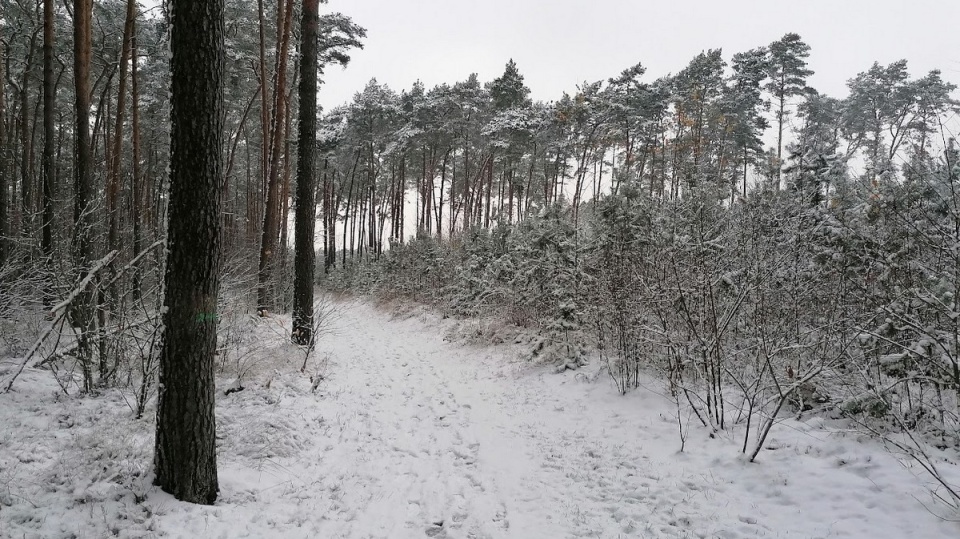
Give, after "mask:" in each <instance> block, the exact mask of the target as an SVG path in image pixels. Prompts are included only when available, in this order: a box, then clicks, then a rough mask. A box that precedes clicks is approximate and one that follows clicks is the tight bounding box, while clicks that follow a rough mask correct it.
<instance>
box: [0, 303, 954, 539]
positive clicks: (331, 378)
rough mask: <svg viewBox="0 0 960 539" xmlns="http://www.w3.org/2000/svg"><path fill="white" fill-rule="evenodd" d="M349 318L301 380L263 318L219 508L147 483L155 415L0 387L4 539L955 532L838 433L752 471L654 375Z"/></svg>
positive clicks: (221, 428) (227, 412) (804, 428)
mask: <svg viewBox="0 0 960 539" xmlns="http://www.w3.org/2000/svg"><path fill="white" fill-rule="evenodd" d="M337 308H338V310H339V313H338V315H337V317H336V322H335V328H333V329H334V331H333V332H332V333H331V334H328V335H326V336H325V337H324V338H323V340H322V341H321V342H320V344H319V346H318V351H317V354H316V357H315V358H314V359H313V360H312V361H311V367H310V368H308V370H307V374H300V373H299V367H300V362H302V360H303V358H302V355H300V354H299V353H298V351H297V350H296V349H295V348H294V347H292V346H291V345H288V344H286V343H285V338H284V334H283V331H282V330H279V329H277V324H278V323H279V321H278V320H266V321H258V322H255V323H254V324H253V327H254V328H255V331H258V332H262V335H261V337H258V339H259V340H260V342H261V345H262V348H263V349H262V350H261V351H260V352H259V354H260V355H258V356H257V357H256V358H252V359H250V360H249V363H248V364H249V365H251V366H252V368H251V370H250V373H249V374H248V375H247V379H246V380H245V382H244V385H245V386H246V389H244V390H243V391H240V392H236V393H232V394H230V395H226V396H224V395H223V392H222V391H221V392H220V397H219V401H218V425H217V427H218V438H219V447H220V458H219V462H220V487H221V496H220V499H219V500H218V501H217V504H216V505H215V506H210V507H204V506H195V505H189V504H184V503H180V502H178V501H176V500H174V499H173V498H172V497H171V496H169V495H167V494H165V493H163V492H160V491H158V490H157V489H156V488H155V487H153V486H151V484H150V459H151V453H152V443H153V440H152V422H151V421H150V420H149V419H144V420H134V419H132V414H131V412H130V410H129V408H128V407H127V405H126V404H125V402H124V395H123V394H122V393H120V392H112V393H107V394H105V395H102V396H99V397H96V398H90V397H88V398H82V399H81V398H73V397H64V396H63V395H62V394H59V388H58V386H57V385H56V384H55V382H54V381H53V378H52V376H51V375H50V373H48V372H45V371H36V370H28V371H25V373H24V375H23V376H22V377H21V379H20V380H18V382H17V384H16V386H15V390H14V392H12V393H9V394H0V537H44V538H46V537H51V538H53V537H77V538H81V537H82V538H92V537H107V536H118V537H145V536H146V537H152V536H167V537H205V538H206V537H212V538H217V537H224V538H234V537H310V538H314V537H316V538H339V537H343V538H358V539H359V538H379V537H383V538H406V537H410V538H421V537H440V538H506V537H510V538H549V539H554V538H565V537H601V538H608V537H609V538H616V537H651V538H655V537H704V538H707V537H709V538H714V537H720V538H739V537H743V538H748V537H782V538H815V537H847V538H871V539H872V538H901V537H902V538H907V537H909V538H916V539H922V538H931V539H933V538H947V537H960V524H958V523H957V522H948V521H945V520H943V519H941V518H938V516H936V515H937V514H942V513H943V511H944V508H943V506H940V505H937V504H936V503H934V501H933V500H932V497H931V495H930V494H929V492H928V491H927V490H926V488H925V484H924V482H925V481H926V479H925V478H924V477H923V476H921V475H919V472H918V471H916V470H914V469H912V468H911V467H910V465H909V462H906V461H902V462H901V461H900V460H898V459H896V458H895V457H894V456H892V455H890V454H889V453H887V452H886V451H884V449H883V448H882V447H880V446H878V445H877V444H876V443H874V442H872V441H869V440H865V439H862V438H861V437H859V436H858V435H857V434H856V433H854V432H852V431H851V432H845V431H843V430H841V429H839V428H838V427H837V426H836V425H833V426H828V425H825V424H824V422H823V421H821V420H818V419H811V420H809V421H807V422H798V421H792V420H788V421H784V422H783V423H781V424H779V425H777V426H776V427H775V428H774V431H773V432H772V435H771V440H770V443H769V449H767V450H764V451H763V452H762V453H761V455H760V457H759V459H758V462H757V463H755V464H750V463H747V462H746V461H745V459H743V457H742V455H740V453H739V445H740V443H741V440H740V439H739V434H740V433H739V432H737V431H734V432H732V433H726V432H725V433H721V435H719V436H716V437H712V438H711V437H709V436H708V432H707V431H706V430H705V429H700V428H697V427H696V426H695V425H694V424H693V422H689V423H688V424H686V425H685V428H688V429H689V430H688V431H687V440H686V446H685V450H684V452H683V453H680V452H679V451H678V450H679V449H680V437H679V434H678V422H677V411H676V410H677V408H676V404H675V403H674V401H673V400H672V399H670V398H668V397H666V396H665V395H663V394H662V393H663V392H662V390H661V387H662V386H661V384H659V383H658V382H657V381H655V380H649V381H648V383H647V384H645V388H643V389H640V390H637V391H635V392H632V393H630V394H628V395H627V396H625V397H621V396H618V395H617V393H616V392H615V391H614V389H613V387H612V384H611V383H610V382H609V380H608V379H607V377H606V376H605V375H599V376H598V373H599V371H598V369H597V367H596V366H588V367H586V368H585V369H581V370H579V371H575V372H574V371H568V372H566V373H563V374H554V373H553V370H552V369H550V368H548V367H544V366H536V365H531V364H529V363H526V362H523V361H520V360H518V359H515V358H516V354H514V353H513V352H514V351H515V350H513V349H511V348H510V347H509V346H499V347H480V346H467V345H464V344H462V343H458V342H449V341H448V340H447V339H445V337H446V336H448V335H450V334H451V333H456V331H455V330H456V328H455V327H454V326H455V324H456V322H454V321H452V320H441V319H440V318H438V317H435V316H433V315H430V314H428V313H425V312H423V311H416V314H413V315H410V314H408V315H406V316H404V317H396V316H394V317H391V316H389V315H388V314H385V313H384V312H383V311H382V310H379V309H377V308H375V307H373V306H371V305H369V304H367V303H362V302H349V303H346V302H344V303H339V304H337ZM258 320H259V319H258ZM0 363H2V361H0ZM9 368H10V363H9V361H8V362H7V363H6V364H0V370H3V369H9ZM318 372H319V373H320V374H322V376H323V379H322V380H318V381H319V383H318V384H314V383H313V381H312V380H311V377H310V374H314V375H316V374H317V373H318ZM314 380H317V378H314ZM228 384H229V380H223V388H221V389H224V388H226V387H227V386H228ZM150 413H152V412H150ZM684 420H685V421H686V418H684ZM942 467H943V468H944V469H943V470H942V471H944V472H945V473H946V474H947V475H948V476H949V477H951V478H952V479H953V480H960V473H958V469H957V466H956V465H954V464H951V463H950V462H947V461H944V462H943V463H942ZM956 482H960V481H956ZM955 516H956V515H955Z"/></svg>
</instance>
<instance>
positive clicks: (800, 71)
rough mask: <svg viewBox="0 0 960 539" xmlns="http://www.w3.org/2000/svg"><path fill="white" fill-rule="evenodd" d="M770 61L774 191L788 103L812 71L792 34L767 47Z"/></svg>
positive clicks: (806, 49)
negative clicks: (774, 135)
mask: <svg viewBox="0 0 960 539" xmlns="http://www.w3.org/2000/svg"><path fill="white" fill-rule="evenodd" d="M769 50H770V58H769V63H768V64H767V69H768V71H767V76H768V77H769V78H770V81H769V82H768V83H767V86H766V88H767V90H768V91H770V93H771V94H773V99H774V106H775V107H776V115H777V188H778V189H779V187H780V184H779V182H780V177H781V172H780V167H781V166H782V165H781V163H783V126H784V123H785V121H786V118H787V116H788V115H789V111H788V110H787V101H788V100H789V99H790V98H791V97H794V96H797V95H800V94H802V93H803V90H804V88H806V86H807V77H809V76H810V75H813V71H811V70H810V69H807V58H808V57H809V56H810V46H809V45H807V44H806V43H804V42H803V41H802V40H801V39H800V36H799V35H797V34H794V33H789V34H786V35H784V36H783V37H782V38H780V39H779V40H777V41H774V42H773V43H771V44H770V46H769Z"/></svg>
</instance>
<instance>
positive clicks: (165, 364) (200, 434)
mask: <svg viewBox="0 0 960 539" xmlns="http://www.w3.org/2000/svg"><path fill="white" fill-rule="evenodd" d="M172 4H173V10H172V11H173V13H172V20H171V23H172V31H171V50H172V52H173V55H172V59H171V71H172V84H171V92H170V94H171V100H170V102H171V112H170V118H171V124H172V125H171V133H170V203H169V210H168V214H169V224H168V229H167V241H168V247H167V249H168V252H169V254H168V261H167V270H166V275H165V278H164V279H165V286H166V291H165V294H164V296H165V297H164V314H163V323H164V327H165V328H166V331H165V333H164V336H163V342H162V344H161V349H160V385H159V387H160V391H159V397H158V405H157V437H156V455H155V467H156V479H155V482H156V484H157V485H159V486H160V488H162V489H163V490H164V491H166V492H169V493H171V494H173V496H175V497H176V498H177V499H179V500H182V501H186V502H192V503H204V504H212V503H213V502H214V501H215V500H216V499H217V490H218V484H217V453H216V426H215V415H214V401H215V387H214V354H215V353H216V348H217V296H218V293H219V285H220V278H219V273H220V265H221V256H220V203H221V200H220V181H221V175H222V170H221V169H222V163H221V161H222V154H221V151H220V150H221V143H222V141H223V140H222V139H223V127H224V121H223V86H222V79H223V72H224V45H223V39H224V23H223V0H173V1H172Z"/></svg>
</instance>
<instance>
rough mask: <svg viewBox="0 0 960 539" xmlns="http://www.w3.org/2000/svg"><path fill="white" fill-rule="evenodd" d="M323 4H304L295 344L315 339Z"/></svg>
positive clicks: (307, 0)
mask: <svg viewBox="0 0 960 539" xmlns="http://www.w3.org/2000/svg"><path fill="white" fill-rule="evenodd" d="M319 21H320V2H319V0H303V22H302V23H301V34H302V40H303V41H302V43H301V45H300V54H301V60H300V88H299V92H300V121H299V127H298V131H299V133H298V143H297V148H298V151H297V193H296V196H297V201H296V209H295V212H296V214H295V216H294V219H295V221H296V222H295V225H294V226H295V229H294V258H293V271H294V275H293V334H292V339H293V342H295V343H297V344H302V345H305V344H309V343H310V342H311V341H312V339H313V274H314V268H315V266H316V249H315V247H314V228H315V226H316V221H317V218H316V206H317V203H316V163H315V161H314V149H315V148H316V146H317V37H318V36H317V35H318V33H319Z"/></svg>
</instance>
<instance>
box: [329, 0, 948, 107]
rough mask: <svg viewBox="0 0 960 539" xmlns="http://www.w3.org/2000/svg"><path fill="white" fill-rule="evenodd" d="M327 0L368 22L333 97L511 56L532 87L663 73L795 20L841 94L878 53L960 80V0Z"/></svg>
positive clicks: (333, 85)
mask: <svg viewBox="0 0 960 539" xmlns="http://www.w3.org/2000/svg"><path fill="white" fill-rule="evenodd" d="M321 9H322V10H327V11H340V12H342V13H345V14H347V15H349V16H351V17H353V19H354V21H355V22H357V23H358V24H360V25H361V26H363V27H365V28H366V29H367V32H368V36H367V39H366V42H365V48H364V49H363V50H360V51H354V52H353V54H352V57H353V61H352V62H351V64H350V66H349V67H348V68H347V69H346V70H342V69H340V68H339V67H331V68H329V69H328V72H327V73H326V76H325V80H326V82H325V84H324V85H323V86H321V88H320V103H321V104H322V105H323V106H324V108H325V109H329V108H330V107H332V106H336V105H339V104H341V103H344V102H346V101H349V100H350V99H351V98H352V96H353V94H354V93H355V92H357V91H360V90H361V89H363V86H364V85H365V84H366V83H367V81H369V80H370V79H371V78H374V77H376V79H377V80H378V81H379V82H381V83H387V84H389V85H390V87H391V88H393V89H394V90H396V91H400V90H402V89H407V88H409V87H410V86H411V85H412V83H413V82H414V81H415V80H417V79H420V80H422V81H423V82H424V83H425V84H426V85H427V87H431V86H433V85H435V84H439V83H441V82H448V83H454V82H456V81H459V80H464V79H466V77H467V76H468V75H469V74H470V73H472V72H476V73H477V74H478V75H479V77H480V80H481V81H482V82H486V81H489V80H492V79H493V78H495V77H497V76H499V75H500V74H501V73H502V72H503V67H504V64H506V62H507V60H508V59H510V58H513V59H514V60H515V61H516V62H517V66H518V68H519V69H520V73H521V74H523V76H524V78H525V82H526V84H527V86H529V87H530V89H531V90H532V94H533V97H534V98H535V99H542V100H545V101H550V100H555V99H558V98H559V97H560V96H561V94H562V92H564V91H567V92H571V93H572V92H573V91H574V90H575V88H576V85H577V84H579V83H581V82H583V81H584V80H588V81H595V80H600V79H607V78H609V77H611V76H615V75H617V74H619V73H620V71H621V70H623V69H624V68H626V67H629V66H631V65H633V64H635V63H637V62H638V61H639V62H641V63H642V64H643V65H644V66H646V67H647V75H646V78H647V80H653V79H655V78H657V77H659V76H662V75H666V74H668V73H676V72H677V71H679V70H680V69H682V68H683V67H684V66H686V65H687V63H688V62H689V61H690V60H691V59H692V58H693V56H694V55H696V54H697V53H699V52H700V51H702V50H705V49H710V48H722V49H723V54H724V58H725V59H726V60H727V61H729V60H730V57H731V56H732V55H733V54H734V53H736V52H740V51H745V50H748V49H751V48H754V47H757V46H760V45H766V44H768V43H770V42H771V41H774V40H776V39H779V38H780V37H781V36H782V35H783V34H785V33H787V32H796V33H798V34H800V36H801V37H802V38H803V40H804V41H805V42H806V43H807V44H809V45H810V46H811V47H812V51H811V55H810V58H809V64H810V67H811V68H812V69H813V70H814V71H816V74H815V75H814V76H813V77H812V78H811V79H810V84H811V85H812V86H813V87H815V88H817V89H818V90H820V91H821V92H826V93H828V94H830V95H833V96H837V97H842V96H844V95H846V86H845V84H846V81H847V80H848V79H850V78H852V77H853V76H854V75H856V74H857V73H859V72H861V71H865V70H867V69H868V68H869V67H870V66H871V65H872V63H873V62H874V61H879V62H881V63H882V64H888V63H890V62H893V61H895V60H898V59H900V58H906V59H907V60H908V62H909V63H908V65H909V69H910V74H911V75H912V76H914V77H918V76H921V75H923V74H925V73H926V72H927V71H929V70H930V69H934V68H939V69H941V70H942V71H943V77H944V78H945V79H946V80H949V81H951V82H953V83H954V84H958V85H960V30H958V24H960V0H909V1H908V0H795V1H793V2H786V1H782V0H713V1H710V0H686V1H683V2H678V1H663V0H657V1H645V0H636V1H628V0H587V1H579V2H574V1H571V0H556V1H547V0H471V1H468V0H407V1H397V0H330V2H329V3H328V4H327V5H326V6H321ZM955 95H956V94H955Z"/></svg>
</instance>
